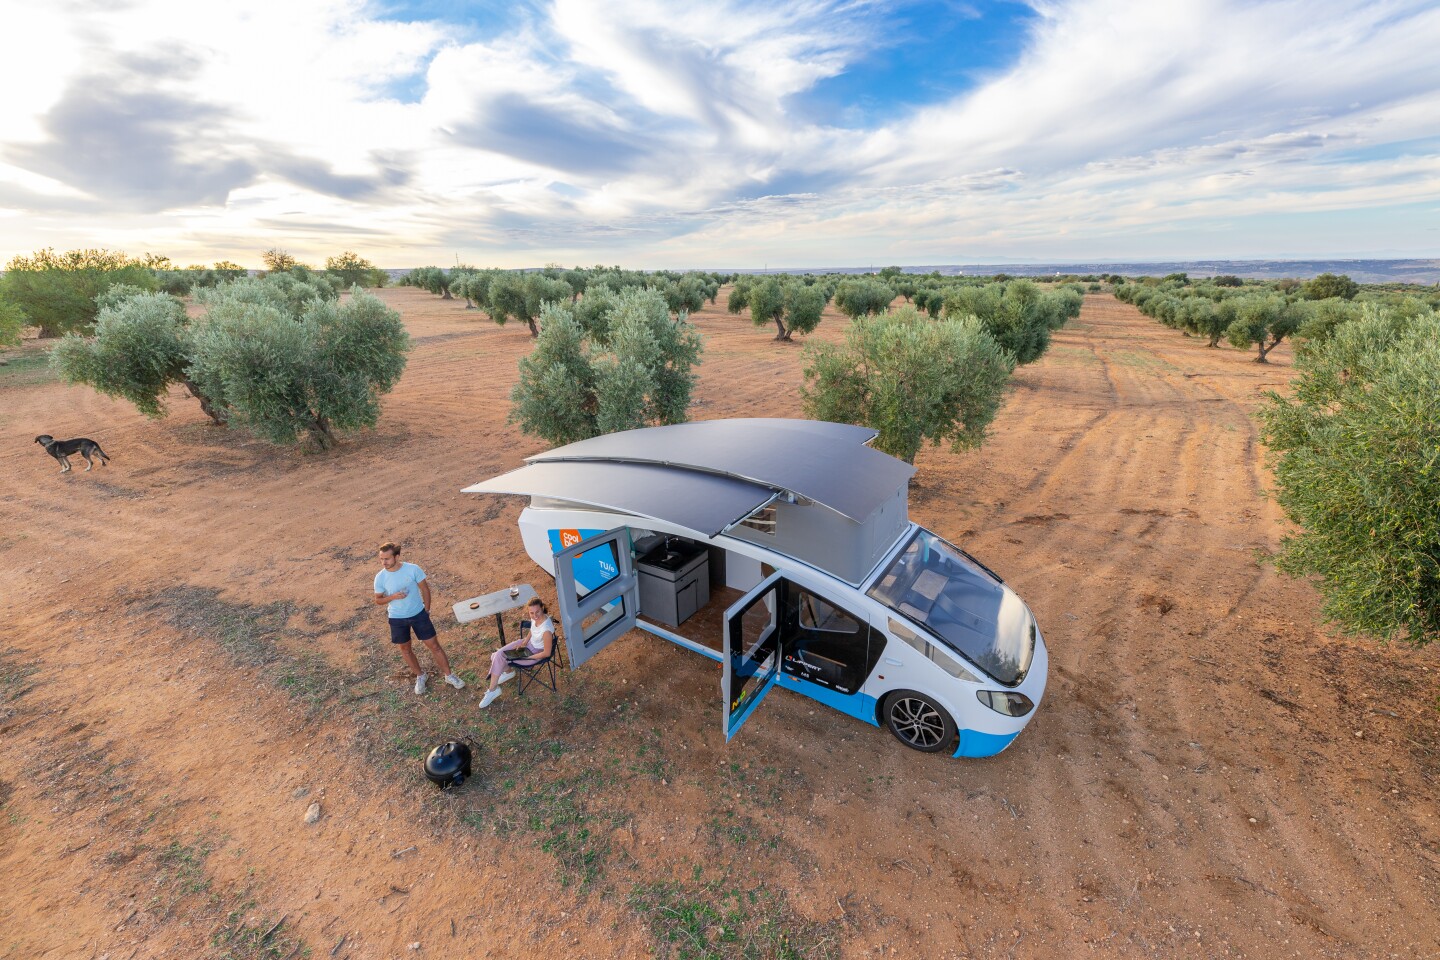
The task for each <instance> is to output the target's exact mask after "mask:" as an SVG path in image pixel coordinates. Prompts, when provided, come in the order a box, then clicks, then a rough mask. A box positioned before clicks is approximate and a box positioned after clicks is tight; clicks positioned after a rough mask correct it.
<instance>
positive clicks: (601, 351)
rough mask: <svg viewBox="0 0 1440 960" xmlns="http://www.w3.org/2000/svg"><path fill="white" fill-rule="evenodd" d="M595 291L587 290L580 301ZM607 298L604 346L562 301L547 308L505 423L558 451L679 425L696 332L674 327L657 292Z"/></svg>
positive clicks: (690, 383) (697, 345) (689, 387)
mask: <svg viewBox="0 0 1440 960" xmlns="http://www.w3.org/2000/svg"><path fill="white" fill-rule="evenodd" d="M597 292H598V288H596V287H593V286H592V287H590V288H589V292H587V293H586V295H585V299H587V300H588V299H590V298H591V297H592V296H594V295H595V294H596V293H597ZM609 296H611V297H613V306H612V307H611V309H610V311H609V314H608V317H607V322H606V329H607V330H608V334H609V336H608V340H607V341H605V342H599V341H596V340H592V339H589V338H588V337H587V335H586V330H585V328H584V327H582V326H581V324H580V322H579V321H578V320H577V319H576V316H575V310H574V309H572V307H571V305H570V304H569V303H568V302H564V301H547V302H546V304H545V306H544V308H543V311H542V315H541V321H542V322H541V325H540V333H539V336H538V338H537V340H536V343H535V350H534V352H533V353H532V354H531V355H530V356H528V357H524V358H522V359H521V361H520V379H519V381H518V382H517V383H516V385H515V388H514V390H513V391H511V394H510V399H511V404H512V406H511V411H510V418H509V419H510V422H511V423H518V424H519V425H520V428H521V429H522V430H524V431H525V432H526V433H528V434H531V435H532V436H538V437H541V438H543V439H545V440H547V441H549V442H550V443H553V444H556V445H557V446H558V445H563V444H566V443H573V442H575V441H577V440H583V439H585V438H587V437H594V436H598V435H600V434H602V433H611V432H613V431H616V430H630V429H634V428H637V427H643V426H650V425H655V424H667V423H682V422H684V421H685V419H686V418H687V415H688V413H687V412H688V410H689V407H690V395H691V393H692V392H693V390H694V387H695V380H696V376H695V374H694V373H693V369H694V367H695V365H696V364H698V363H699V359H700V353H701V350H702V349H703V343H702V340H701V337H700V334H699V332H698V331H697V330H696V329H695V328H694V327H693V326H691V325H690V324H689V323H686V322H684V321H680V322H672V321H671V320H670V311H669V307H668V305H667V304H666V302H665V299H664V297H663V296H662V295H661V294H660V293H659V292H658V291H656V290H640V289H636V288H629V289H626V290H622V291H620V292H619V293H616V294H610V295H609Z"/></svg>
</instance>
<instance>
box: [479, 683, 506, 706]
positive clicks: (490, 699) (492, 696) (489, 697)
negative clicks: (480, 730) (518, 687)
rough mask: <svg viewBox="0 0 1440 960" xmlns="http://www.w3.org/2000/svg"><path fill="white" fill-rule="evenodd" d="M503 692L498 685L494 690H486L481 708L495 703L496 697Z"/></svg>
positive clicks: (481, 699)
mask: <svg viewBox="0 0 1440 960" xmlns="http://www.w3.org/2000/svg"><path fill="white" fill-rule="evenodd" d="M503 692H504V691H503V690H501V689H500V688H499V687H496V688H495V689H494V690H487V691H485V696H483V697H481V698H480V707H481V709H484V708H485V707H488V706H490V704H492V703H494V702H495V700H496V699H497V698H498V697H499V696H500V694H501V693H503Z"/></svg>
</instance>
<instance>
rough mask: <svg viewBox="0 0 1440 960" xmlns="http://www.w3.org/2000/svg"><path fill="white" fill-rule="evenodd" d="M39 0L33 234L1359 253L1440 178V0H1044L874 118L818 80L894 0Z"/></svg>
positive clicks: (419, 250)
mask: <svg viewBox="0 0 1440 960" xmlns="http://www.w3.org/2000/svg"><path fill="white" fill-rule="evenodd" d="M5 2H6V4H7V5H8V6H10V7H11V8H12V9H8V10H5V11H4V20H5V23H6V24H7V30H6V31H5V33H4V35H3V36H0V82H3V83H4V85H5V88H6V89H7V90H9V91H12V93H11V95H10V96H7V97H6V98H5V99H4V100H3V101H0V213H8V214H9V215H6V216H4V217H3V218H0V255H4V256H6V257H8V256H9V255H13V254H14V253H18V252H25V251H28V250H30V249H33V248H35V247H37V246H44V245H50V244H54V245H57V246H61V247H75V246H91V245H95V244H99V243H103V244H106V245H110V246H116V247H120V248H124V249H130V250H132V251H138V250H141V249H149V250H164V251H166V252H169V253H171V255H172V256H174V257H175V258H176V259H181V260H195V259H215V258H218V257H222V256H223V257H229V258H232V259H240V260H243V261H253V260H254V259H255V258H256V256H257V255H258V251H259V250H263V249H266V248H267V247H269V246H271V245H274V244H276V243H279V244H281V245H284V246H286V247H287V248H289V249H292V250H293V251H295V252H297V253H299V254H301V255H302V256H305V257H308V258H310V259H313V260H319V259H323V257H324V256H325V255H326V254H327V253H332V252H334V251H336V250H338V249H341V248H346V247H349V248H356V249H360V248H362V247H363V248H364V249H363V250H362V252H364V253H366V255H369V256H371V257H372V258H373V259H376V260H378V261H380V262H383V263H386V264H393V265H397V266H398V265H407V264H417V263H420V262H424V261H436V260H441V259H444V260H448V259H450V257H451V256H453V255H454V254H456V253H459V254H460V255H461V256H462V257H464V258H466V259H469V260H472V261H475V262H487V263H497V264H501V265H522V264H533V263H538V262H544V261H547V260H554V259H558V260H563V261H567V262H568V261H576V262H583V263H589V262H594V261H596V260H605V261H607V262H614V261H624V262H629V263H634V264H637V265H652V266H654V265H665V264H690V265H695V264H717V265H741V266H743V265H758V264H760V263H763V262H765V261H769V262H771V263H772V264H775V263H777V262H787V263H796V264H807V265H819V264H825V263H830V264H845V263H857V262H858V263H865V262H868V261H869V260H871V259H875V260H885V261H887V262H895V261H898V260H901V259H903V258H905V257H914V258H917V260H916V261H915V262H946V261H953V260H955V259H958V258H962V257H963V258H968V259H975V258H979V259H986V258H993V257H996V256H1036V257H1052V256H1058V257H1090V256H1098V255H1100V254H1098V253H1095V252H1094V251H1098V250H1102V249H1103V250H1108V251H1109V255H1111V256H1138V255H1143V254H1145V253H1146V252H1147V251H1148V250H1149V249H1150V248H1151V247H1152V246H1153V244H1154V242H1155V238H1156V237H1161V236H1163V237H1166V238H1168V239H1166V241H1165V242H1166V243H1169V244H1172V246H1173V245H1180V246H1183V243H1184V239H1183V237H1184V234H1185V231H1187V230H1189V231H1193V233H1194V235H1195V236H1197V237H1204V238H1205V240H1204V241H1203V242H1204V244H1206V245H1207V246H1206V247H1205V249H1200V248H1199V247H1198V246H1197V248H1196V249H1195V250H1194V251H1192V252H1193V253H1194V254H1195V255H1214V254H1217V253H1225V252H1226V251H1224V250H1216V249H1214V247H1213V245H1214V244H1216V243H1220V242H1223V241H1224V240H1225V238H1226V237H1229V238H1230V241H1231V242H1233V243H1235V244H1236V248H1237V249H1238V248H1239V247H1240V246H1243V245H1244V244H1245V243H1247V242H1249V241H1248V240H1247V237H1248V234H1247V233H1246V226H1245V225H1246V223H1247V222H1248V221H1252V220H1255V221H1257V222H1258V218H1276V217H1285V216H1293V215H1300V214H1303V213H1306V212H1314V213H1316V214H1317V215H1323V214H1326V213H1333V214H1336V216H1335V217H1332V218H1331V219H1329V220H1325V219H1323V218H1322V219H1319V220H1314V221H1312V222H1311V223H1310V224H1309V225H1308V227H1307V229H1306V230H1305V232H1304V233H1303V234H1302V233H1297V234H1296V236H1295V237H1294V238H1293V241H1292V242H1293V246H1292V247H1291V249H1290V251H1288V252H1304V253H1312V254H1316V255H1319V254H1335V255H1343V254H1345V253H1347V252H1351V250H1352V248H1351V247H1350V246H1347V244H1350V243H1352V234H1351V233H1350V232H1348V231H1350V230H1352V229H1353V226H1350V225H1349V224H1353V221H1354V217H1355V215H1356V214H1359V215H1361V216H1362V217H1366V218H1368V220H1367V222H1369V223H1372V224H1376V225H1378V226H1377V229H1378V228H1381V227H1383V223H1384V218H1385V216H1386V214H1385V211H1386V210H1387V209H1391V208H1395V207H1400V206H1404V205H1407V204H1409V205H1413V204H1415V203H1421V202H1427V201H1436V200H1440V169H1437V168H1440V160H1437V154H1440V149H1437V147H1436V142H1435V140H1434V139H1432V138H1440V111H1437V109H1436V107H1437V95H1440V65H1437V61H1436V59H1435V57H1434V55H1433V51H1434V50H1435V49H1436V47H1437V45H1440V9H1437V8H1435V7H1434V6H1433V5H1432V4H1429V3H1414V2H1398V0H1388V2H1379V3H1359V2H1349V0H1312V2H1304V3H1300V2H1270V3H1247V2H1242V0H1190V2H1180V0H1175V2H1172V3H1165V4H1148V5H1136V4H1133V3H1128V2H1122V0H1087V2H1080V0H1054V2H1046V3H1037V4H1035V5H1034V6H1035V8H1036V10H1037V11H1038V12H1039V18H1038V20H1037V21H1035V23H1034V24H1033V26H1032V28H1031V32H1030V34H1029V36H1028V39H1027V41H1026V43H1025V44H1024V46H1023V50H1022V52H1021V54H1020V56H1019V58H1018V59H1017V60H1016V61H1015V62H1014V63H1013V64H1012V65H1011V66H1010V67H1009V68H1008V69H1006V70H1004V71H1002V72H1000V73H999V74H998V75H995V76H992V77H990V78H988V79H986V80H985V81H984V82H982V83H980V84H979V85H978V86H976V87H974V88H973V89H970V90H966V91H963V92H961V93H960V94H958V95H956V96H955V97H954V98H953V99H951V100H949V101H946V102H940V103H934V104H931V105H929V106H925V107H922V108H919V109H906V108H904V106H903V105H897V109H896V110H895V111H894V114H893V117H894V119H892V120H890V121H889V122H888V123H886V124H884V125H883V126H878V127H874V128H872V129H868V130H859V131H856V130H842V129H839V128H832V127H825V126H821V125H817V124H816V123H814V122H808V121H805V120H802V119H800V118H799V117H798V116H797V114H796V113H795V109H794V101H793V99H792V98H793V97H795V96H796V95H801V94H805V93H806V92H808V91H810V90H811V89H813V88H814V86H815V85H816V84H817V83H820V82H822V81H824V80H825V79H827V78H830V77H834V76H836V75H838V74H840V73H841V72H843V71H845V70H846V69H848V68H850V67H852V66H853V65H854V64H855V63H856V62H857V60H858V59H859V58H861V57H862V56H864V55H867V54H870V53H873V52H874V49H875V47H876V45H877V43H880V44H883V42H884V40H885V36H884V33H883V31H884V29H885V24H886V22H887V17H890V16H892V14H893V11H892V9H891V6H890V5H889V4H885V3H878V2H877V3H863V2H847V0H808V2H804V3H799V4H775V3H768V4H765V3H754V2H743V0H727V2H724V3H716V4H712V5H706V6H704V7H698V8H697V7H695V6H694V5H691V4H681V3H678V2H670V0H665V2H661V0H656V2H642V0H617V2H616V3H613V4H605V5H597V4H591V3H583V2H579V0H554V2H553V3H551V4H549V5H548V6H544V7H541V8H539V9H538V10H537V12H536V13H535V14H534V15H533V16H529V17H526V18H524V19H523V20H521V21H520V22H519V23H518V25H517V26H514V27H511V28H508V29H506V30H504V31H494V30H491V31H489V32H482V31H479V30H478V29H469V30H462V29H459V28H457V27H455V26H454V25H451V24H445V23H439V22H434V23H424V22H416V23H405V22H399V21H397V20H393V19H381V18H380V17H379V16H377V14H376V11H377V8H376V7H375V6H374V5H373V4H370V3H365V2H362V0H327V2H304V0H289V2H285V3H281V2H278V0H265V2H252V3H248V4H242V5H239V6H236V5H228V6H227V5H212V4H203V5H196V4H193V3H184V4H182V3H180V2H177V0H137V2H135V3H131V4H127V5H115V6H110V5H98V4H96V5H89V6H87V7H86V8H85V11H84V12H83V14H82V13H81V12H79V8H78V7H77V6H75V5H68V6H67V5H57V6H45V7H43V8H41V7H40V5H30V6H21V5H19V4H18V3H14V2H12V0H5ZM32 6H33V7H34V9H32ZM955 15H956V16H957V17H964V16H973V15H974V11H971V10H968V9H957V11H956V14H955ZM11 27H14V29H10V28H11ZM37 37H43V38H44V41H45V42H44V43H39V42H36V40H35V38H37ZM958 55H963V51H957V56H958ZM421 75H423V82H419V83H418V84H417V81H416V78H417V76H421ZM918 79H920V78H917V80H918ZM417 85H418V87H419V88H420V89H421V90H423V94H424V95H423V97H422V98H420V99H418V101H416V102H407V101H408V99H409V98H397V97H395V96H394V95H393V93H394V91H396V90H397V89H402V88H411V87H415V86H417ZM1402 142H1406V143H1409V144H1410V146H1408V147H1399V146H1393V145H1396V144H1400V143H1402ZM1342 213H1343V214H1347V215H1348V217H1349V218H1348V219H1347V218H1346V217H1341V216H1339V214H1342ZM1267 222H1270V221H1268V220H1267ZM1397 223H1399V220H1397ZM1397 231H1398V232H1397V234H1396V237H1395V243H1394V248H1396V249H1410V250H1411V251H1412V252H1414V253H1415V254H1417V255H1433V254H1435V253H1436V252H1437V250H1436V249H1435V242H1436V241H1435V236H1434V234H1433V233H1429V232H1426V231H1422V230H1419V229H1417V228H1416V227H1415V219H1414V218H1404V219H1403V223H1402V224H1400V225H1398V226H1397ZM1267 235H1270V236H1273V235H1274V233H1273V231H1272V232H1271V233H1270V234H1267ZM1127 238H1133V239H1131V240H1129V241H1127ZM1127 242H1129V243H1130V244H1131V246H1130V247H1129V248H1127V247H1126V243H1127ZM1184 252H1185V251H1183V250H1176V249H1168V250H1167V251H1166V255H1178V254H1180V253H1184ZM1253 252H1256V251H1252V253H1253ZM1259 252H1263V251H1259Z"/></svg>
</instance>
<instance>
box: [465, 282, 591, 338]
mask: <svg viewBox="0 0 1440 960" xmlns="http://www.w3.org/2000/svg"><path fill="white" fill-rule="evenodd" d="M572 293H573V291H572V290H571V288H570V285H569V284H568V283H566V282H565V281H564V280H560V279H555V278H551V277H547V276H545V274H543V273H530V274H524V273H515V272H511V271H501V272H497V273H496V274H495V275H494V276H493V277H492V278H491V279H490V288H489V291H488V293H487V297H486V306H485V309H486V312H488V313H489V314H490V319H492V320H494V321H495V322H496V323H498V324H499V325H500V326H502V327H503V326H504V325H505V322H506V321H507V320H510V319H512V318H513V319H516V320H524V321H525V322H526V324H528V325H529V327H530V335H531V336H532V337H538V336H539V335H540V329H539V327H537V326H536V320H537V319H539V317H540V308H541V307H542V306H543V305H544V304H546V303H567V302H569V301H570V300H571V299H572Z"/></svg>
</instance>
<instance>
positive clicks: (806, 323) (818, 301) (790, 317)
mask: <svg viewBox="0 0 1440 960" xmlns="http://www.w3.org/2000/svg"><path fill="white" fill-rule="evenodd" d="M825 303H826V298H825V290H824V288H823V287H817V286H811V285H808V284H805V283H802V282H800V281H799V280H792V281H791V282H790V283H787V284H785V318H784V323H785V337H784V339H786V340H789V339H791V335H792V334H796V333H811V332H813V331H814V329H815V328H816V327H818V326H819V325H820V317H821V316H822V315H823V314H824V312H825Z"/></svg>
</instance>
